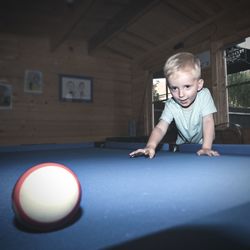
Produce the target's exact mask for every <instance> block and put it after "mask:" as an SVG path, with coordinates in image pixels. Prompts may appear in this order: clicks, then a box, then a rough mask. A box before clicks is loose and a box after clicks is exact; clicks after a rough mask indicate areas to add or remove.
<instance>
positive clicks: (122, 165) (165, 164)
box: [0, 142, 250, 250]
mask: <svg viewBox="0 0 250 250" xmlns="http://www.w3.org/2000/svg"><path fill="white" fill-rule="evenodd" d="M142 146H143V145H142V143H125V142H122V143H121V142H109V143H100V144H98V145H97V144H95V143H82V144H68V145H30V146H28V145H26V146H16V147H14V146H9V147H1V148H0V218H1V219H0V249H1V250H12V249H13V250H15V249H25V250H34V249H36V250H39V249H46V250H50V249H53V250H54V249H56V250H60V249H65V250H71V249H77V250H78V249H79V250H85V249H87V250H91V249H170V250H173V249H174V250H175V249H192V250H193V249H202V250H204V249H218V250H221V249H227V250H228V249H235V250H240V249H250V145H214V148H215V149H217V150H218V151H219V152H220V153H221V156H220V157H208V156H197V155H196V154H195V152H196V150H197V148H198V147H199V146H198V145H183V146H181V147H180V148H179V151H178V152H171V151H170V150H169V148H170V147H169V145H165V144H164V145H163V146H162V148H161V149H159V151H158V152H157V154H156V156H155V158H153V159H149V158H146V157H144V156H140V157H135V158H130V157H129V156H128V154H129V152H131V150H134V149H136V148H138V147H142ZM44 162H56V163H61V164H64V165H65V166H67V167H69V168H70V169H72V170H73V171H74V172H75V174H76V175H77V176H78V178H79V181H80V183H81V186H82V191H83V196H82V200H81V204H80V206H81V208H80V210H79V212H78V214H77V217H76V218H75V219H74V221H72V222H71V223H70V224H67V225H65V226H64V227H63V228H60V229H58V230H53V231H49V232H37V231H32V230H28V229H27V228H25V227H23V226H21V225H20V224H19V223H18V222H17V220H16V219H15V215H14V213H13V210H12V203H11V194H12V190H13V187H14V185H15V183H16V181H17V179H18V178H19V177H20V175H21V174H22V173H24V171H26V170H27V169H29V168H30V167H32V166H35V165H37V164H40V163H44Z"/></svg>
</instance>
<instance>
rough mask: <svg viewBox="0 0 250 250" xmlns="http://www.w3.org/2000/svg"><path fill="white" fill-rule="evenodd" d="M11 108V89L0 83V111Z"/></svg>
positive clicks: (7, 85)
mask: <svg viewBox="0 0 250 250" xmlns="http://www.w3.org/2000/svg"><path fill="white" fill-rule="evenodd" d="M11 108H12V87H11V85H9V84H7V83H5V82H1V81H0V109H11Z"/></svg>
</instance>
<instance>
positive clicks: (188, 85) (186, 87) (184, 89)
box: [168, 70, 203, 108]
mask: <svg viewBox="0 0 250 250" xmlns="http://www.w3.org/2000/svg"><path fill="white" fill-rule="evenodd" d="M194 75H195V74H194V72H193V71H191V70H187V71H185V70H179V71H177V72H175V73H173V74H172V75H170V77H169V78H168V85H169V89H170V92H171V94H172V96H173V98H174V99H175V101H176V102H177V103H178V104H180V105H181V106H182V107H183V108H187V107H189V106H190V105H191V104H192V103H193V102H194V100H195V98H196V95H197V92H198V91H200V90H201V89H202V87H203V80H202V79H197V78H195V77H194Z"/></svg>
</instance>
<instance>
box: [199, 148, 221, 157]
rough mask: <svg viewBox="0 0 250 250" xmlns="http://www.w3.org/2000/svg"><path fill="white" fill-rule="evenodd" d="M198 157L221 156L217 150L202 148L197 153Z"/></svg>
mask: <svg viewBox="0 0 250 250" xmlns="http://www.w3.org/2000/svg"><path fill="white" fill-rule="evenodd" d="M197 155H208V156H219V155H220V154H219V153H218V152H217V151H215V150H212V149H208V148H202V149H200V150H199V151H197Z"/></svg>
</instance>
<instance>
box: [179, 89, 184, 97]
mask: <svg viewBox="0 0 250 250" xmlns="http://www.w3.org/2000/svg"><path fill="white" fill-rule="evenodd" d="M183 96H184V94H183V91H182V90H181V89H179V97H183Z"/></svg>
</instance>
